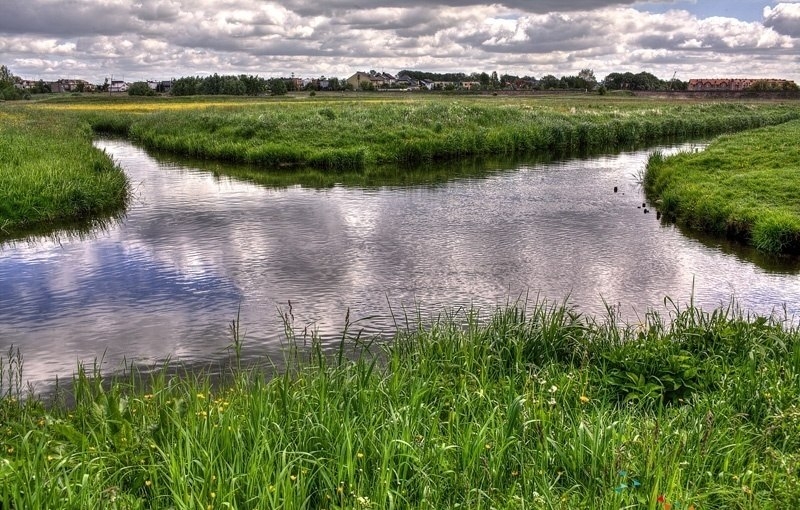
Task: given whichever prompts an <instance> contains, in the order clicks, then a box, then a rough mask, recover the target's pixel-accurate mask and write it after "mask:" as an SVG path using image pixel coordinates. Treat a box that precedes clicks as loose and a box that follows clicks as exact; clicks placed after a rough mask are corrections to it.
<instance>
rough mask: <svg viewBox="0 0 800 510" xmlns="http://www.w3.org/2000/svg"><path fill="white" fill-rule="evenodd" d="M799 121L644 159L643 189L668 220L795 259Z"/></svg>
mask: <svg viewBox="0 0 800 510" xmlns="http://www.w3.org/2000/svg"><path fill="white" fill-rule="evenodd" d="M798 139H800V122H797V121H794V122H788V123H786V124H782V125H779V126H771V127H766V128H763V129H757V130H751V131H746V132H744V133H737V134H731V135H726V136H722V137H720V138H718V139H716V140H715V141H714V142H713V143H711V145H710V146H709V147H708V148H707V149H706V150H705V151H702V152H698V153H683V154H677V155H674V156H670V157H668V158H664V157H662V156H661V155H660V154H655V155H653V156H652V157H651V159H650V161H649V163H648V167H647V171H646V174H645V179H644V184H645V190H646V192H647V195H648V197H649V198H651V199H652V200H653V201H655V202H656V203H657V204H658V209H659V210H660V211H662V212H663V214H665V216H666V217H667V218H669V219H671V220H674V221H677V222H679V223H682V224H684V225H687V226H688V227H690V228H692V229H696V230H702V231H705V232H709V233H712V234H715V235H719V236H728V237H732V238H735V239H738V240H741V241H743V242H745V243H749V244H751V245H753V246H754V247H755V248H757V249H758V250H761V251H764V252H767V253H787V254H798V253H800V147H798V144H797V140H798Z"/></svg>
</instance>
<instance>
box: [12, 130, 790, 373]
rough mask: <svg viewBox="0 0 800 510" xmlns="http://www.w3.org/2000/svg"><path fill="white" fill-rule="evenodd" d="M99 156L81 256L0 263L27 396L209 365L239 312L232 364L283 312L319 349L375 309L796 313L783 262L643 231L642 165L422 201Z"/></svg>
mask: <svg viewBox="0 0 800 510" xmlns="http://www.w3.org/2000/svg"><path fill="white" fill-rule="evenodd" d="M98 146H100V147H102V148H103V149H105V150H106V151H108V152H109V153H110V154H111V155H112V156H113V157H114V158H115V160H117V161H118V162H119V163H120V164H121V165H122V166H123V168H125V170H126V172H127V173H128V175H129V176H130V178H131V181H132V182H133V183H134V187H135V188H136V193H137V198H136V199H135V200H134V202H133V204H132V206H131V208H130V210H129V211H128V214H127V216H126V218H125V219H124V220H123V221H122V222H121V223H120V224H118V225H115V226H111V227H107V228H106V229H104V230H101V231H99V232H97V234H96V236H95V237H89V238H84V239H79V238H67V239H64V240H62V241H61V242H54V241H53V240H47V239H44V240H40V241H35V242H30V243H26V242H17V243H13V244H7V245H5V246H3V247H2V248H0V254H1V256H0V338H2V345H0V347H5V348H8V346H10V345H11V344H13V345H15V346H17V347H19V348H20V349H21V351H22V353H23V355H24V356H25V371H26V375H27V377H28V378H29V379H31V380H33V381H43V380H48V379H51V378H53V377H54V376H55V375H59V376H61V377H63V376H69V375H70V374H72V373H73V372H74V370H75V367H76V363H77V362H78V361H79V360H82V361H85V362H89V363H91V362H92V361H93V360H94V359H95V358H98V359H99V358H103V359H104V361H105V364H106V366H107V367H108V368H109V369H114V368H118V367H119V366H120V363H121V360H122V359H123V358H126V359H127V360H129V361H130V360H138V361H142V362H145V363H148V362H149V363H153V362H156V361H158V360H163V359H166V358H170V359H172V360H176V361H180V362H185V363H188V364H203V363H207V362H210V361H213V360H215V359H219V358H221V357H224V356H225V355H226V348H227V346H228V343H229V341H230V337H229V335H228V324H229V323H230V321H231V320H232V319H233V318H234V317H235V316H236V313H237V310H238V308H239V307H240V306H241V318H242V330H243V331H245V333H246V336H245V356H246V357H247V359H249V360H253V359H255V358H258V357H261V356H265V355H272V356H275V355H279V353H280V352H281V348H282V347H281V339H282V338H283V324H282V322H281V316H280V313H281V311H284V312H285V311H286V310H287V309H288V306H287V303H288V302H289V300H291V302H292V312H293V316H294V318H295V323H294V324H295V326H296V327H297V328H298V329H299V330H302V329H303V328H304V327H308V328H309V329H310V330H316V331H318V332H319V333H320V334H321V335H323V337H325V338H327V339H329V340H330V339H334V338H336V337H337V335H338V334H340V332H341V328H342V326H343V324H344V320H345V315H346V312H347V310H348V308H349V309H350V316H351V319H358V318H363V317H370V318H369V319H368V320H363V321H361V322H359V323H358V324H357V326H356V328H364V331H365V333H367V334H372V333H379V332H381V333H388V332H391V330H392V329H393V324H394V320H393V319H392V317H391V315H390V311H389V306H390V305H391V307H392V308H393V310H394V312H395V314H396V315H402V309H403V308H404V307H405V308H406V309H407V310H412V311H416V310H419V312H420V313H421V315H422V317H423V318H430V317H434V316H436V315H438V314H440V313H441V312H442V311H444V310H445V309H452V308H454V307H460V306H463V307H469V306H477V307H480V308H481V309H482V310H483V311H485V312H487V313H488V312H489V311H491V310H492V309H494V307H495V306H497V305H502V304H503V303H506V302H508V301H509V300H511V301H513V300H515V299H517V298H518V297H520V296H522V297H524V296H526V295H527V296H529V299H530V300H533V299H536V297H537V296H538V297H539V298H546V299H550V300H554V301H562V300H564V299H565V298H569V301H570V302H571V303H573V304H574V305H575V306H576V307H577V309H578V310H579V311H581V312H584V313H591V314H602V313H604V306H605V304H604V303H605V302H607V303H609V304H611V305H613V306H619V307H620V309H621V311H622V313H623V315H624V316H625V317H626V318H628V320H630V321H636V320H637V315H638V316H643V314H644V312H646V311H647V310H648V309H649V308H655V309H657V310H659V311H662V312H663V311H666V310H665V309H664V304H663V300H664V297H665V296H671V297H672V298H674V299H675V300H677V301H679V302H682V303H685V302H687V301H688V300H689V299H690V298H691V296H692V292H694V301H695V302H696V303H698V304H700V305H701V306H703V307H705V308H713V307H716V306H719V305H720V304H726V303H728V302H729V301H730V299H731V297H732V296H733V297H735V298H736V299H737V301H738V303H739V305H740V306H742V307H743V308H745V309H747V310H752V311H755V312H759V313H770V312H771V311H773V310H774V309H781V308H782V307H783V306H784V304H785V305H786V307H787V309H788V310H789V312H790V313H797V312H798V310H800V308H799V307H800V277H799V276H798V274H797V267H796V263H795V265H794V266H790V267H787V266H785V265H780V264H778V265H775V264H773V266H767V267H770V270H765V269H761V268H759V267H758V266H756V265H755V264H753V263H752V262H750V261H748V260H747V259H746V257H745V258H743V255H742V253H741V252H738V251H735V250H734V251H732V250H731V248H730V247H729V246H719V247H718V246H716V245H715V244H714V243H713V242H708V241H706V242H701V241H700V240H696V239H692V238H689V237H686V236H684V235H683V234H681V233H680V231H679V230H678V229H676V228H674V227H672V226H664V225H661V224H660V223H659V222H658V221H657V220H656V217H655V214H644V213H643V209H642V208H641V206H642V202H643V198H642V195H641V190H640V189H639V187H638V185H637V183H636V174H637V173H638V172H639V171H640V170H641V169H642V168H643V166H644V164H645V161H646V157H647V154H648V153H649V151H638V152H633V153H625V154H620V155H614V156H606V157H598V158H590V159H582V160H581V159H577V160H570V161H566V162H559V163H550V164H535V165H521V166H519V168H517V169H516V170H514V171H504V172H497V173H491V174H489V175H488V176H487V177H485V178H480V179H457V180H454V181H452V182H446V183H442V184H438V185H435V186H430V185H429V186H418V187H413V186H412V187H392V188H388V187H387V188H376V189H368V190H365V189H356V188H345V187H341V186H337V187H333V188H330V189H324V190H315V189H307V188H302V187H299V186H296V187H289V188H286V189H267V188H263V187H259V186H257V185H253V184H250V183H247V182H240V181H234V180H231V179H228V178H224V177H221V178H220V177H214V176H213V175H212V174H211V173H209V172H201V171H197V170H193V169H191V168H186V167H182V166H180V165H179V164H175V163H169V164H159V163H158V162H157V161H155V160H154V159H152V158H151V157H149V156H148V155H147V154H146V153H144V152H143V151H142V150H140V149H138V148H136V147H134V146H132V145H130V144H128V143H127V142H123V141H116V140H114V141H108V140H103V141H100V142H98ZM505 170H508V169H505ZM614 186H617V187H618V188H619V192H618V193H614V192H613V188H614ZM720 247H722V248H724V249H720ZM415 313H416V312H415Z"/></svg>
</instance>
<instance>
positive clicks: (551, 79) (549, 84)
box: [539, 74, 561, 90]
mask: <svg viewBox="0 0 800 510" xmlns="http://www.w3.org/2000/svg"><path fill="white" fill-rule="evenodd" d="M560 85H561V81H560V80H559V79H558V78H556V77H555V76H553V75H552V74H548V75H547V76H542V79H541V80H539V88H540V89H541V90H550V89H557V88H559V87H560Z"/></svg>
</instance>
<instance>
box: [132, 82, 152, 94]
mask: <svg viewBox="0 0 800 510" xmlns="http://www.w3.org/2000/svg"><path fill="white" fill-rule="evenodd" d="M128 95H129V96H154V95H156V93H155V91H154V90H153V89H151V88H150V85H148V84H147V82H146V81H137V82H134V83H131V86H130V87H128Z"/></svg>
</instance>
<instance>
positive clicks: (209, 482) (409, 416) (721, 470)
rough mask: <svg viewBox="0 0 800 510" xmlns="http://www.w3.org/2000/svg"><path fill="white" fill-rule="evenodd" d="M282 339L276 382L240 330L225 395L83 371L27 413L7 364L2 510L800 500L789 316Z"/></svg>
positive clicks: (519, 320) (569, 314)
mask: <svg viewBox="0 0 800 510" xmlns="http://www.w3.org/2000/svg"><path fill="white" fill-rule="evenodd" d="M287 320H288V319H287ZM412 322H414V319H412ZM235 325H236V323H234V327H233V328H232V329H233V331H234V332H236V327H235ZM287 331H288V333H287V335H288V338H287V341H288V345H294V346H295V349H296V350H294V351H292V352H293V353H294V354H290V355H288V358H287V359H288V362H289V367H290V368H289V370H287V371H285V372H284V373H283V375H279V376H276V377H275V378H272V379H269V378H267V377H265V375H264V374H263V373H261V372H258V371H250V370H247V369H244V368H237V362H236V359H237V358H236V352H241V349H243V348H244V349H247V348H248V347H247V345H246V343H244V344H243V343H242V339H241V338H240V337H238V336H234V337H233V339H234V341H233V343H232V354H231V366H232V367H233V368H232V375H231V378H230V380H229V381H228V383H227V384H223V385H221V386H212V385H211V384H210V383H209V380H208V378H206V377H203V376H196V377H194V378H193V377H185V378H171V377H169V376H167V375H164V374H161V375H156V376H154V377H153V378H152V379H150V378H149V377H141V376H139V377H137V376H133V377H132V379H131V382H127V381H126V380H120V379H118V378H117V379H115V382H113V383H110V384H109V383H108V382H106V383H103V382H102V378H101V377H100V376H99V374H97V373H92V371H91V370H88V373H87V372H86V371H81V372H80V373H79V375H78V376H77V378H76V380H75V382H74V385H72V386H70V389H71V391H72V393H73V395H74V398H75V402H74V405H71V406H64V405H63V400H62V397H63V394H61V393H56V394H55V396H53V397H52V403H50V404H48V405H47V406H45V405H44V404H43V403H42V402H40V401H38V400H35V399H33V400H27V401H23V402H22V403H21V401H20V400H19V397H20V396H22V395H20V394H19V393H18V391H19V387H18V383H17V382H18V381H20V380H21V379H19V378H18V374H19V371H20V370H21V366H20V365H21V363H20V359H19V358H18V357H16V356H15V355H14V353H13V352H12V353H10V354H9V356H8V357H7V358H6V359H4V360H3V361H4V363H3V365H2V374H1V375H2V379H1V380H2V381H3V384H4V386H2V387H0V389H3V390H4V391H5V393H4V397H3V398H2V399H1V400H0V424H1V425H0V505H2V507H3V508H126V509H127V508H154V509H158V508H187V509H188V508H284V509H293V508H430V509H438V508H487V509H488V508H563V509H575V508H592V509H604V508H608V509H612V508H613V509H618V508H647V509H653V510H656V509H658V510H662V509H668V508H673V509H677V508H681V509H684V510H688V509H692V508H694V509H705V508H708V509H711V508H726V509H728V508H741V509H750V508H752V509H765V508H776V509H778V508H796V507H797V506H798V504H800V471H798V469H799V466H800V453H798V452H800V333H799V332H798V330H797V329H796V328H795V327H792V326H789V325H787V324H786V323H784V322H781V321H780V320H777V319H772V318H762V317H758V318H756V317H750V318H745V317H742V316H740V315H738V314H737V313H735V312H734V311H732V310H731V309H719V310H715V311H713V312H711V313H707V312H702V311H701V310H698V309H696V308H693V307H688V308H681V309H678V308H677V307H676V308H675V309H674V310H673V312H672V313H670V316H669V317H663V318H662V317H658V316H657V315H655V314H649V315H647V316H646V317H645V318H643V323H642V324H638V325H635V326H627V325H624V324H620V323H619V322H618V321H617V320H616V319H615V316H614V313H613V311H612V312H610V313H609V316H608V317H607V318H605V319H602V318H601V319H593V318H586V317H581V316H579V315H578V314H576V313H575V312H574V311H573V310H571V309H570V308H569V307H567V306H560V305H557V304H555V305H554V304H548V303H536V304H533V305H529V306H527V307H526V306H524V305H520V306H509V307H507V308H504V309H500V310H498V311H497V312H495V313H494V315H492V316H491V317H488V318H487V317H483V320H478V315H477V313H476V312H466V313H462V314H455V315H453V316H446V317H443V318H442V319H440V320H439V321H438V322H436V323H434V324H433V325H430V326H428V327H423V326H419V325H417V324H412V327H411V328H410V329H409V330H407V329H405V327H401V329H400V331H398V333H397V337H396V338H395V340H394V342H392V343H390V344H388V345H386V346H383V347H381V346H378V345H372V346H371V347H369V345H370V343H369V341H368V340H369V339H365V338H358V337H357V334H355V333H353V332H350V333H347V334H344V335H343V340H342V345H341V347H340V350H339V353H338V354H337V353H332V354H329V355H327V356H326V355H324V354H323V353H322V351H321V350H320V346H319V345H318V344H315V343H313V339H311V344H312V347H310V348H309V349H306V348H304V347H303V345H305V342H304V339H303V338H298V337H295V336H294V334H293V333H292V330H291V328H289V329H287ZM351 349H353V352H356V353H357V354H356V355H354V356H350V355H352V352H351ZM358 353H360V354H358ZM343 354H348V356H343ZM348 358H351V359H354V361H351V360H350V359H348Z"/></svg>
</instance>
